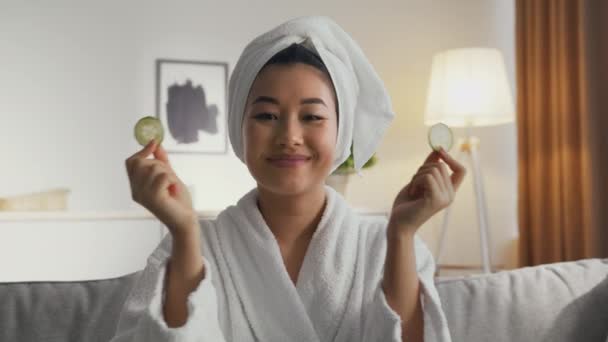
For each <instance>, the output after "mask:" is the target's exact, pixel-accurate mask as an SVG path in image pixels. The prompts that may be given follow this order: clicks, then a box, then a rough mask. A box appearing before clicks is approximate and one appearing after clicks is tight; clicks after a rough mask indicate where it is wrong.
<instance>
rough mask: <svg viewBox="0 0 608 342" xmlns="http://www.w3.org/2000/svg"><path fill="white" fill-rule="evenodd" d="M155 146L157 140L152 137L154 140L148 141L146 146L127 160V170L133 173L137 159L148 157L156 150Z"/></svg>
mask: <svg viewBox="0 0 608 342" xmlns="http://www.w3.org/2000/svg"><path fill="white" fill-rule="evenodd" d="M155 147H156V141H155V140H154V139H152V140H150V142H148V144H147V145H146V146H144V148H142V149H141V150H140V151H138V152H136V153H134V154H133V155H132V156H131V157H129V158H127V161H126V166H127V172H128V173H129V174H132V173H133V164H134V161H135V160H137V159H143V158H146V157H148V156H149V155H150V153H152V152H153V151H154V149H155Z"/></svg>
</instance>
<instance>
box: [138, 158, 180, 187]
mask: <svg viewBox="0 0 608 342" xmlns="http://www.w3.org/2000/svg"><path fill="white" fill-rule="evenodd" d="M136 163H137V165H138V166H136V169H135V170H134V174H133V180H132V186H133V187H134V188H135V189H146V188H148V187H149V186H150V185H151V184H152V181H153V180H154V178H155V176H156V175H157V174H159V173H169V174H172V172H171V171H170V170H169V169H168V168H167V166H166V165H165V164H163V163H162V162H160V161H158V160H155V159H140V160H139V161H137V162H136Z"/></svg>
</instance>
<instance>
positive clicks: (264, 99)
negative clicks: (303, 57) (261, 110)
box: [252, 96, 327, 107]
mask: <svg viewBox="0 0 608 342" xmlns="http://www.w3.org/2000/svg"><path fill="white" fill-rule="evenodd" d="M261 102H267V103H272V104H275V105H279V101H278V100H277V99H275V98H274V97H270V96H258V98H256V99H255V101H253V103H252V105H254V104H256V103H261ZM315 103H318V104H322V105H324V106H325V107H327V105H326V104H325V102H323V100H321V99H320V98H318V97H312V98H307V99H302V101H300V104H315Z"/></svg>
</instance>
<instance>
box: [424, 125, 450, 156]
mask: <svg viewBox="0 0 608 342" xmlns="http://www.w3.org/2000/svg"><path fill="white" fill-rule="evenodd" d="M453 144H454V134H453V133H452V130H451V129H450V127H448V126H447V125H446V124H443V123H437V124H434V125H433V126H431V128H429V145H430V146H431V148H432V149H433V150H435V151H438V150H439V148H440V147H443V149H444V150H445V151H446V152H447V151H449V150H450V149H451V148H452V145H453Z"/></svg>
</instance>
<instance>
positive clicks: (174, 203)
mask: <svg viewBox="0 0 608 342" xmlns="http://www.w3.org/2000/svg"><path fill="white" fill-rule="evenodd" d="M150 154H153V155H154V159H149V158H147V157H148V156H149V155H150ZM125 163H126V167H127V174H128V175H129V183H130V185H131V197H132V198H133V200H134V201H135V202H137V203H139V204H141V205H142V206H143V207H144V208H146V209H148V210H149V211H150V212H151V213H152V214H154V216H156V217H157V218H158V219H159V220H160V221H161V222H162V223H164V225H165V226H166V227H167V228H168V229H169V231H170V232H171V235H173V237H174V238H176V237H178V236H180V237H181V236H187V235H191V234H192V233H193V231H192V230H194V229H198V227H199V224H198V217H197V214H196V211H195V210H194V208H193V206H192V198H191V196H190V193H189V192H188V189H187V187H186V186H185V185H184V183H183V182H182V181H181V180H180V179H179V178H178V177H177V175H176V174H175V172H174V171H173V168H172V167H171V164H170V163H169V158H168V157H167V152H166V151H165V149H164V148H163V147H162V145H160V146H157V144H156V142H155V141H154V140H152V141H150V143H148V145H146V146H145V147H144V148H143V149H142V150H140V151H138V152H137V153H135V154H133V155H132V156H131V157H129V158H128V159H127V160H126V162H125Z"/></svg>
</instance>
